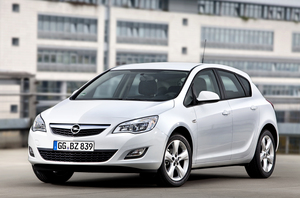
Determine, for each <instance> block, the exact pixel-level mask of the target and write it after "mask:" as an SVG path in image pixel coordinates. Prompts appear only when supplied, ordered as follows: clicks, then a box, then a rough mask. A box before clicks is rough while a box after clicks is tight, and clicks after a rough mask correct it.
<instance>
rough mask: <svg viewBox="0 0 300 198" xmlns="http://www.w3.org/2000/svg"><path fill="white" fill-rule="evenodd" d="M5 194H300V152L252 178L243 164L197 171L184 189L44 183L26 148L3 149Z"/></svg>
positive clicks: (0, 169)
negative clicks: (260, 176) (268, 173)
mask: <svg viewBox="0 0 300 198" xmlns="http://www.w3.org/2000/svg"><path fill="white" fill-rule="evenodd" d="M0 197H1V198H7V197H31V198H33V197H39V198H40V197H46V198H47V197H51V198H58V197H59V198H68V197H72V198H76V197H87V198H90V197H101V198H104V197H113V198H119V197H128V198H129V197H130V198H135V197H138V198H141V197H151V198H152V197H155V198H159V197H172V198H174V197H181V198H182V197H183V198H189V197H197V198H199V197H209V198H215V197H222V198H224V197H225V198H226V197H243V198H245V197H259V198H260V197H264V198H265V197H272V198H274V197H280V198H282V197H284V198H288V197H293V198H297V197H300V155H278V157H277V165H276V169H275V172H274V173H273V175H272V176H271V177H270V178H269V179H250V178H249V177H248V176H247V174H246V171H245V170H244V168H243V167H226V168H214V169H202V170H194V171H192V174H191V176H190V179H189V181H188V182H187V183H186V184H185V185H184V186H182V187H180V188H159V187H157V186H156V185H155V183H153V182H152V181H146V180H142V179H140V178H139V176H138V174H112V173H110V174H104V173H75V174H74V175H73V177H72V178H71V179H70V180H69V181H68V182H67V183H66V184H64V185H53V184H45V183H42V182H40V181H39V180H38V179H37V178H36V177H35V175H34V174H33V172H32V170H31V166H30V164H29V162H28V161H27V150H26V149H13V150H0Z"/></svg>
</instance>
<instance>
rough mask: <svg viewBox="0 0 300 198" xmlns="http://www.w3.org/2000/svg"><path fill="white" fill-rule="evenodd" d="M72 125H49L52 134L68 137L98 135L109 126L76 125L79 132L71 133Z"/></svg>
mask: <svg viewBox="0 0 300 198" xmlns="http://www.w3.org/2000/svg"><path fill="white" fill-rule="evenodd" d="M73 126H74V125H73V124H50V127H51V129H52V132H53V133H54V134H57V135H62V136H69V137H82V136H90V135H98V134H100V133H101V132H103V131H104V130H105V129H106V128H108V127H109V126H110V125H108V124H106V125H84V124H82V125H78V126H80V131H79V132H78V133H75V134H74V133H72V131H71V128H72V127H73Z"/></svg>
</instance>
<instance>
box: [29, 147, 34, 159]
mask: <svg viewBox="0 0 300 198" xmlns="http://www.w3.org/2000/svg"><path fill="white" fill-rule="evenodd" d="M28 150H29V154H30V156H31V157H34V153H33V150H32V148H31V147H30V146H29V147H28Z"/></svg>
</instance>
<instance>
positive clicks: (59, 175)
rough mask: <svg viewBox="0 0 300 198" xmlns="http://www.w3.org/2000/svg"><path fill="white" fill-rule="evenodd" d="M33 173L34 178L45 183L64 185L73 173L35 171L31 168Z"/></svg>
mask: <svg viewBox="0 0 300 198" xmlns="http://www.w3.org/2000/svg"><path fill="white" fill-rule="evenodd" d="M32 169H33V172H34V174H35V175H36V177H37V178H38V179H39V180H41V181H42V182H45V183H64V182H66V181H68V180H69V179H70V178H71V177H72V175H73V173H74V172H69V171H44V170H37V169H36V168H34V166H32Z"/></svg>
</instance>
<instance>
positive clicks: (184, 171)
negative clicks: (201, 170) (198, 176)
mask: <svg viewBox="0 0 300 198" xmlns="http://www.w3.org/2000/svg"><path fill="white" fill-rule="evenodd" d="M191 166H192V152H191V147H190V144H189V142H188V141H187V140H186V139H185V137H183V136H182V135H173V136H171V137H170V139H169V141H168V143H167V146H166V149H165V152H164V158H163V160H162V164H161V166H160V168H159V169H158V172H157V179H158V181H157V183H158V185H159V186H172V187H179V186H182V185H183V184H184V183H185V182H186V181H187V180H188V178H189V176H190V173H191Z"/></svg>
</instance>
